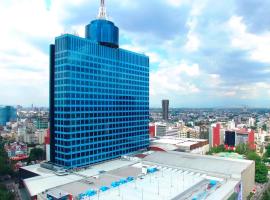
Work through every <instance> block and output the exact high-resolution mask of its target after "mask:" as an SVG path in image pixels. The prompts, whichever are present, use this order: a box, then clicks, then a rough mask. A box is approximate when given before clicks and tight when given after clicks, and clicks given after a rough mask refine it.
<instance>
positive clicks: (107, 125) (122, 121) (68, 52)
mask: <svg viewBox="0 0 270 200" xmlns="http://www.w3.org/2000/svg"><path fill="white" fill-rule="evenodd" d="M118 32H119V30H118V28H117V27H116V26H115V25H114V23H113V22H111V21H108V20H107V18H106V11H105V7H104V1H102V0H101V7H100V10H99V16H98V19H96V20H94V21H92V22H91V23H90V24H89V25H87V26H86V29H85V38H81V37H78V36H75V35H70V34H64V35H61V36H59V37H57V38H56V39H55V44H54V45H51V46H50V132H51V137H50V138H51V141H50V142H51V150H50V153H51V155H50V157H51V161H52V162H54V163H55V164H58V165H61V166H64V167H66V168H74V167H80V166H86V165H89V164H92V163H97V162H101V161H104V160H108V159H113V158H116V157H119V156H121V155H124V154H128V153H131V152H134V151H137V150H140V149H145V148H147V147H148V145H149V134H148V120H149V58H148V57H147V56H145V55H143V54H138V53H135V52H131V51H127V50H124V49H120V48H119V42H118V40H119V39H118V35H119V33H118Z"/></svg>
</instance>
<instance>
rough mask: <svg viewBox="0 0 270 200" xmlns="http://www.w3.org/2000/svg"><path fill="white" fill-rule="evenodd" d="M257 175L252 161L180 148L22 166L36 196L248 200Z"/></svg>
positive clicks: (101, 199)
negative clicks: (77, 165) (66, 167)
mask: <svg viewBox="0 0 270 200" xmlns="http://www.w3.org/2000/svg"><path fill="white" fill-rule="evenodd" d="M139 155H140V156H139ZM139 157H140V158H139ZM254 173H255V164H254V161H248V160H236V159H230V158H221V157H214V156H202V155H196V154H189V153H180V152H145V153H143V154H138V155H133V156H125V157H123V158H122V159H116V160H112V161H108V162H104V163H100V164H97V165H92V166H91V167H89V168H87V169H85V168H83V169H81V170H79V171H69V172H62V171H61V170H59V169H58V170H56V171H52V170H49V169H45V168H41V167H40V165H32V166H26V167H22V168H20V175H21V178H22V182H23V185H24V186H25V187H26V188H27V191H28V193H29V196H31V197H32V199H44V198H46V196H47V195H48V194H52V193H54V194H55V193H56V192H57V191H61V193H62V192H63V194H65V195H69V196H72V198H73V199H91V200H108V199H110V200H138V199H147V200H163V199H166V200H167V199H168V200H169V199H172V200H176V199H177V200H184V199H197V198H198V197H201V196H203V197H204V199H205V200H227V199H229V198H232V199H246V197H247V196H248V194H249V193H250V192H251V191H252V189H253V185H254Z"/></svg>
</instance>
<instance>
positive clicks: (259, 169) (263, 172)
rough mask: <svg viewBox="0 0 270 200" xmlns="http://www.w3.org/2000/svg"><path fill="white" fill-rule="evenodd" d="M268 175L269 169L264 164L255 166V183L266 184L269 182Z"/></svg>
mask: <svg viewBox="0 0 270 200" xmlns="http://www.w3.org/2000/svg"><path fill="white" fill-rule="evenodd" d="M267 174H268V169H267V167H266V165H265V164H264V163H262V162H260V163H256V164H255V181H256V182H257V183H266V182H267V181H268V178H267Z"/></svg>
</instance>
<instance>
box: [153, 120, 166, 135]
mask: <svg viewBox="0 0 270 200" xmlns="http://www.w3.org/2000/svg"><path fill="white" fill-rule="evenodd" d="M155 125H156V131H155V132H156V136H165V135H166V130H167V125H166V124H165V123H156V124H155Z"/></svg>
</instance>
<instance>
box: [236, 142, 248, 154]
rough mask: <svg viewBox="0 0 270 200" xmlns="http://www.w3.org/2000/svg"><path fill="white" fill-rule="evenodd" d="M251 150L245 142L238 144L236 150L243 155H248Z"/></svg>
mask: <svg viewBox="0 0 270 200" xmlns="http://www.w3.org/2000/svg"><path fill="white" fill-rule="evenodd" d="M249 151H250V149H249V146H248V144H245V143H241V144H239V145H237V146H236V148H235V152H236V153H239V154H241V155H243V154H244V155H246V154H248V152H249Z"/></svg>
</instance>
